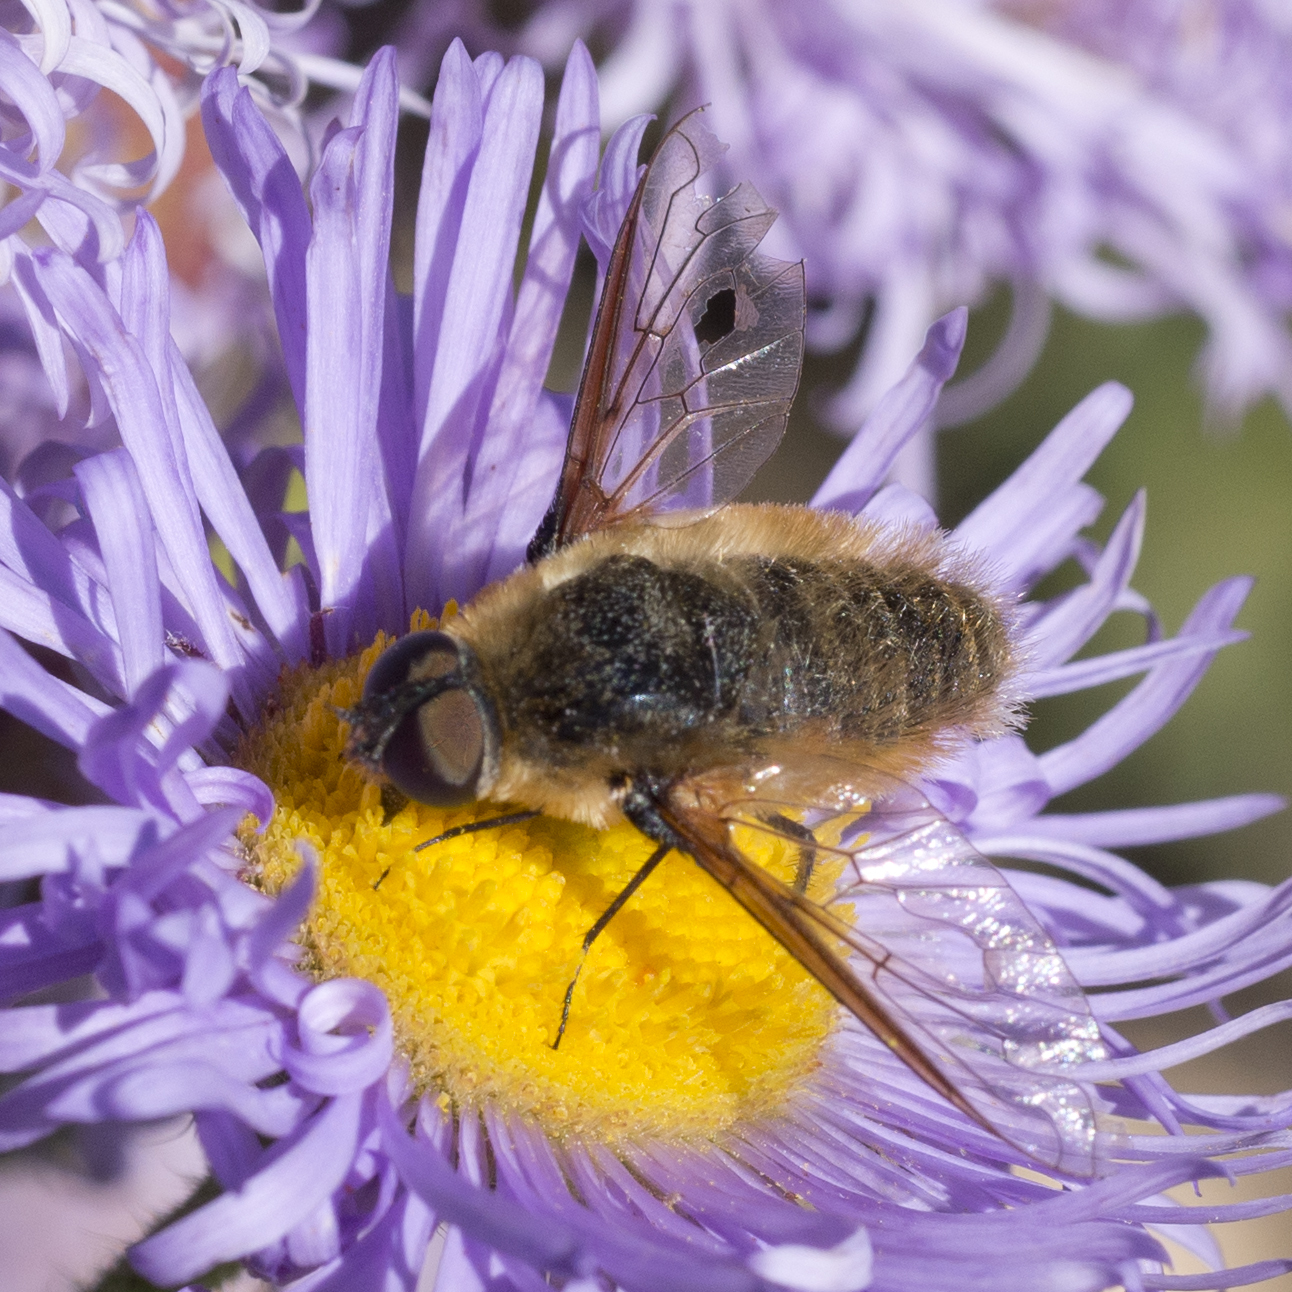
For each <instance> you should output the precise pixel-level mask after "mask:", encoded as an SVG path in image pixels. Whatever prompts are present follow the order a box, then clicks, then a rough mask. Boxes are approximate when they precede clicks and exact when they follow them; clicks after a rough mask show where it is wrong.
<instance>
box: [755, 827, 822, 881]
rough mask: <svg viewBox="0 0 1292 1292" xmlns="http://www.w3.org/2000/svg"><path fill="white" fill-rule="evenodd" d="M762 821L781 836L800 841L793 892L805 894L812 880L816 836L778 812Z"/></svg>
mask: <svg viewBox="0 0 1292 1292" xmlns="http://www.w3.org/2000/svg"><path fill="white" fill-rule="evenodd" d="M764 820H766V822H767V824H768V825H774V826H775V827H776V828H777V829H778V830H779V831H781V833H782V834H787V835H789V836H790V837H791V838H793V839H800V840H802V846H801V847H800V848H799V865H798V870H797V871H796V872H795V875H794V891H795V892H796V893H806V892H807V886H808V884H809V883H810V882H811V880H812V868H813V866H815V865H816V835H814V834H813V833H812V831H811V830H809V829H808V828H807V826H805V825H799V823H798V822H797V821H791V820H790V818H789V817H787V816H782V815H781V814H780V813H779V812H773V813H772V814H771V816H769V817H765V818H764Z"/></svg>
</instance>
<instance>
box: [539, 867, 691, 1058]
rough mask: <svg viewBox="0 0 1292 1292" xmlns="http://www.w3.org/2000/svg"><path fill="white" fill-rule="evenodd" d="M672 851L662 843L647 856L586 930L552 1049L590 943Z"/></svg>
mask: <svg viewBox="0 0 1292 1292" xmlns="http://www.w3.org/2000/svg"><path fill="white" fill-rule="evenodd" d="M671 851H672V845H671V844H667V843H662V844H660V846H659V847H658V848H656V849H655V851H654V852H652V853H651V855H650V856H649V857H647V858H646V860H645V861H644V862H643V863H642V865H641V867H640V869H639V870H638V871H637V873H636V874H635V875H634V876H633V877H632V878H631V879H630V880H629V881H628V883H627V884H625V885H624V887H623V890H622V891H621V892H620V894H619V896H618V897H616V898H615V900H614V901H613V902H611V903H610V905H609V906H607V907H606V909H605V910H604V911H602V912H601V914H600V915H599V916H598V917H597V922H596V923H595V924H594V925H593V926H592V927H591V928H590V929H589V930H588V932H587V936H586V937H585V938H584V939H583V950H582V951H581V952H580V959H579V967H578V968H577V969H576V970H575V971H574V977H573V978H571V979H570V985H569V986H568V987H567V988H566V989H565V1002H564V1004H563V1005H562V1006H561V1024H560V1026H559V1027H558V1028H557V1029H556V1040H555V1041H553V1042H552V1049H554V1050H555V1049H558V1048H559V1047H560V1044H561V1037H563V1036H564V1035H565V1025H566V1024H567V1023H568V1022H569V1021H570V1002H571V1001H572V1000H573V999H574V987H575V984H576V983H577V982H578V981H579V974H580V973H582V972H583V966H584V964H585V962H586V961H587V958H588V952H589V950H590V949H591V947H592V944H593V943H594V942H595V941H596V940H597V938H598V937H599V936H600V935H601V933H602V932H603V930H604V929H605V927H606V925H607V924H609V923H610V921H611V920H613V919H614V918H615V916H616V915H618V914H619V912H620V911H621V910H623V907H624V903H625V902H626V901H627V900H628V899H629V898H630V897H631V896H632V895H633V894H634V893H635V892H636V891H637V890H638V889H639V888H640V887H641V886H642V885H643V884H644V883H645V882H646V880H647V879H648V878H649V877H650V873H651V871H653V870H654V869H655V867H656V866H658V865H659V863H660V862H661V861H663V860H664V858H665V857H666V856H668V854H669V853H670V852H671Z"/></svg>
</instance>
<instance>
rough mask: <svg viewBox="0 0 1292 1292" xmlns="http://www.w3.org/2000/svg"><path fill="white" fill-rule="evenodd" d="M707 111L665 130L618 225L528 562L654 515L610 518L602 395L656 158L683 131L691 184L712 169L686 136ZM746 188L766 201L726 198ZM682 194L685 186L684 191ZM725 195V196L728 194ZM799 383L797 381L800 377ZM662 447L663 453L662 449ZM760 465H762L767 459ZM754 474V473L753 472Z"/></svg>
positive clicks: (785, 265)
mask: <svg viewBox="0 0 1292 1292" xmlns="http://www.w3.org/2000/svg"><path fill="white" fill-rule="evenodd" d="M703 111H704V108H703V107H699V108H696V109H694V110H692V111H691V112H689V113H687V114H686V115H685V116H684V117H682V118H681V119H680V120H679V121H677V122H676V123H675V124H674V125H673V126H671V127H670V128H669V130H668V131H666V132H665V134H664V137H663V139H661V141H660V143H659V146H658V147H657V148H656V149H655V152H654V153H653V155H652V157H651V159H650V161H649V162H648V163H647V164H646V167H645V169H644V170H643V172H642V176H641V179H640V180H639V181H638V184H637V188H636V190H635V192H634V193H633V197H632V200H631V201H630V202H629V205H628V209H627V211H626V212H625V214H624V219H623V223H622V224H621V225H620V228H619V233H618V235H617V236H616V238H615V244H614V248H613V249H612V252H611V256H610V261H609V264H608V266H607V271H606V280H605V284H604V287H603V288H602V293H601V299H600V300H599V302H598V304H597V312H596V317H595V320H594V323H593V330H592V339H591V342H590V345H589V348H588V356H587V360H586V362H585V364H584V368H583V372H582V375H581V377H580V380H579V388H578V393H577V395H576V397H575V404H574V413H573V417H572V419H571V425H570V434H569V437H568V438H567V440H566V447H565V456H564V459H563V462H562V466H561V474H560V478H559V480H558V483H557V487H556V491H555V494H554V495H553V498H552V502H551V504H550V505H549V507H548V509H547V512H546V513H545V515H544V517H543V520H542V522H541V523H540V524H539V527H538V529H537V530H536V531H535V533H534V536H533V538H532V539H531V540H530V543H529V545H528V547H527V549H526V553H525V555H526V560H527V561H529V562H530V563H531V564H532V563H534V562H536V561H538V560H541V559H542V558H543V557H545V556H550V555H551V554H552V553H553V552H555V551H557V550H559V549H560V548H561V547H564V546H565V545H567V544H568V543H570V542H572V541H573V540H574V539H576V538H579V537H581V536H582V535H584V534H586V533H589V532H591V531H593V530H595V529H598V528H603V527H606V526H607V525H612V524H618V523H622V522H625V521H641V520H644V519H648V518H649V515H648V514H643V513H644V510H645V509H644V507H643V505H641V504H639V505H638V506H636V507H634V508H633V509H632V512H631V513H622V512H621V513H619V514H615V515H613V516H611V517H610V518H609V519H607V515H608V513H609V512H611V511H613V508H611V507H610V505H609V504H610V500H609V499H608V498H607V496H606V494H605V492H604V491H603V489H602V486H601V483H600V480H599V478H598V469H599V467H600V466H601V465H602V464H603V462H604V459H605V457H606V455H607V452H608V451H609V447H610V444H611V442H612V440H613V438H614V435H615V434H616V433H617V431H618V429H619V424H618V423H617V422H614V421H608V420H605V419H603V418H602V417H601V415H600V414H601V405H602V395H603V394H604V392H605V387H606V384H607V380H608V377H609V373H610V369H611V366H612V364H613V362H614V354H615V342H616V338H617V337H618V335H619V332H620V328H621V325H622V322H623V315H624V310H625V306H626V304H627V293H628V283H629V281H630V279H631V270H632V264H633V251H634V247H635V244H636V241H637V232H638V225H639V219H640V215H641V209H642V205H643V201H644V197H645V194H646V192H647V189H648V186H649V183H650V180H651V177H652V174H653V172H654V170H655V166H656V162H657V161H658V159H659V158H660V157H661V155H662V154H663V152H664V150H665V147H666V145H667V144H669V143H670V142H671V141H672V140H674V139H675V137H677V136H679V135H680V136H681V137H682V139H683V140H684V142H685V143H686V144H687V146H688V147H689V149H690V151H691V152H692V154H693V156H694V173H693V174H692V176H691V178H690V179H689V180H688V181H686V183H687V184H688V185H689V184H693V183H694V181H695V180H696V179H698V178H699V176H700V175H701V174H703V173H704V172H705V171H706V170H708V169H709V165H710V162H711V160H712V159H711V157H710V158H708V159H706V157H705V155H704V154H703V150H702V145H698V144H697V142H696V140H695V139H693V138H692V137H691V136H690V135H688V134H687V133H686V126H687V124H688V123H689V122H692V121H693V120H694V119H695V118H696V117H697V116H698V115H699V114H700V113H702V112H703ZM705 133H706V134H707V133H708V132H707V131H706V132H705ZM709 138H710V139H711V138H712V136H709ZM715 146H716V147H721V146H720V145H717V144H716V141H715ZM746 190H747V192H748V195H750V196H752V197H753V198H754V200H755V201H758V202H761V199H759V198H758V196H757V194H756V193H755V192H754V191H753V189H752V188H750V187H749V186H748V185H738V186H737V188H736V189H733V190H732V193H731V194H728V195H727V197H731V196H733V195H735V194H737V193H738V192H745V191H746ZM678 191H681V190H680V189H679V190H678ZM722 200H724V201H725V200H726V199H725V198H724V199H722ZM763 210H764V212H765V213H766V214H767V215H768V216H770V218H771V219H774V218H775V212H774V211H771V210H770V208H767V207H766V206H765V205H764V207H763ZM709 236H713V235H712V233H706V234H705V237H706V238H707V237H709ZM754 259H755V261H756V262H757V263H759V264H762V263H764V262H765V263H766V265H767V266H773V265H774V266H776V267H778V268H779V269H780V270H781V274H782V276H783V274H784V273H786V272H792V271H793V270H795V269H797V271H798V281H799V283H800V285H801V283H802V264H801V262H800V263H798V264H797V265H794V264H793V263H791V262H780V261H775V260H772V259H771V258H769V257H766V256H757V257H755V258H754ZM801 294H802V292H801V287H800V295H801ZM799 333H800V347H799V362H800V363H801V359H802V341H801V333H802V325H801V324H800V327H799ZM795 385H796V386H797V379H796V382H795ZM790 399H792V394H791V395H790V396H789V398H787V399H786V400H785V401H784V403H785V405H786V410H787V409H788V404H789V400H790ZM787 415H788V414H787V411H786V412H785V413H783V414H778V415H777V416H776V417H773V418H770V419H767V420H779V421H780V422H781V432H780V433H783V429H784V421H785V419H786V417H787ZM780 433H778V434H777V436H776V440H779V438H780ZM739 438H740V439H744V438H746V437H745V436H741V437H739ZM724 448H725V446H724ZM774 448H775V442H773V443H772V444H771V446H770V447H768V448H767V449H766V452H765V453H763V455H762V461H766V459H767V457H769V456H770V454H771V452H772V450H773V449H774ZM660 451H662V447H661V450H660ZM657 455H658V454H656V456H657ZM700 465H703V464H700ZM757 465H761V462H759V463H758V464H757ZM697 469H698V467H697ZM756 469H757V466H755V467H754V468H753V470H756ZM690 474H693V472H692V471H688V472H687V475H688V476H689V475H690ZM749 474H751V475H752V470H751V471H750V473H749Z"/></svg>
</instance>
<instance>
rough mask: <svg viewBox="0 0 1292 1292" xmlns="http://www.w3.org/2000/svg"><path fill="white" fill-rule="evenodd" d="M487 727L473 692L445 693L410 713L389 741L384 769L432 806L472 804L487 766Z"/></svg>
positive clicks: (452, 690) (413, 795)
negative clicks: (485, 760) (481, 772)
mask: <svg viewBox="0 0 1292 1292" xmlns="http://www.w3.org/2000/svg"><path fill="white" fill-rule="evenodd" d="M485 733H486V726H485V719H484V715H483V714H482V713H481V712H480V708H479V705H478V704H477V703H476V701H475V699H474V697H473V696H472V694H471V692H470V691H464V690H461V689H460V688H458V687H452V688H450V689H449V690H447V691H441V692H440V694H439V695H436V696H433V697H432V698H431V699H429V700H427V701H426V702H425V703H424V704H421V705H419V706H418V707H417V708H416V709H414V710H413V711H412V712H411V713H409V714H407V715H406V716H405V717H404V718H403V720H402V721H401V722H400V724H399V726H397V727H396V728H395V731H394V733H393V734H392V735H391V737H390V740H389V741H388V742H387V743H386V750H385V754H384V755H383V757H382V760H381V768H382V771H384V772H385V773H386V775H387V776H389V777H390V779H391V780H392V781H393V782H394V783H395V785H396V786H397V787H398V788H399V789H401V790H403V792H404V793H405V794H407V795H408V797H409V798H412V799H416V800H417V801H418V802H419V803H429V804H430V805H431V806H432V807H456V806H458V805H459V804H462V803H471V802H473V801H474V800H475V799H476V798H478V797H479V796H478V794H477V793H476V787H477V786H478V785H479V783H480V771H481V768H482V767H483V765H484V757H485V741H486V734H485Z"/></svg>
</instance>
